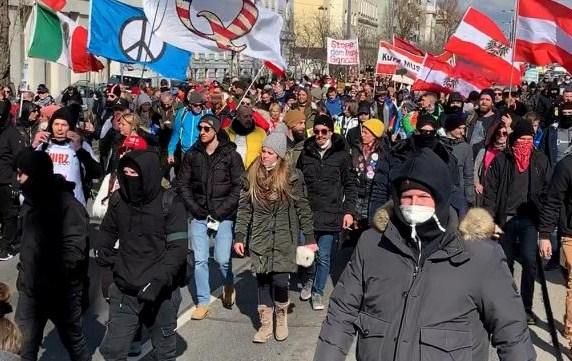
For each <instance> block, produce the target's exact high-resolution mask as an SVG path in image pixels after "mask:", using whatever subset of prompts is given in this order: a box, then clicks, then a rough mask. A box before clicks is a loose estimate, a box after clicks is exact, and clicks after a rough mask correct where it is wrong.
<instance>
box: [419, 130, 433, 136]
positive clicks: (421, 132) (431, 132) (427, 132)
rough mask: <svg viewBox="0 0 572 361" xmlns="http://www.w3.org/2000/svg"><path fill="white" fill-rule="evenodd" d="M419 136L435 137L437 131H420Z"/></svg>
mask: <svg viewBox="0 0 572 361" xmlns="http://www.w3.org/2000/svg"><path fill="white" fill-rule="evenodd" d="M419 134H421V135H435V134H437V131H436V130H425V129H420V130H419Z"/></svg>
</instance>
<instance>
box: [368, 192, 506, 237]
mask: <svg viewBox="0 0 572 361" xmlns="http://www.w3.org/2000/svg"><path fill="white" fill-rule="evenodd" d="M392 214H393V201H389V202H387V203H386V204H385V205H384V206H383V207H381V208H379V209H378V210H377V211H376V212H375V216H374V218H373V222H372V223H373V226H374V227H375V229H377V230H378V231H379V232H381V233H383V232H384V231H385V229H386V227H387V224H388V223H389V220H390V218H391V215H392ZM458 230H459V234H460V236H461V239H463V240H465V241H470V240H479V239H490V238H491V237H492V235H493V234H494V231H495V223H494V221H493V217H492V216H491V215H490V213H489V212H487V211H486V210H485V209H483V208H471V209H470V210H469V212H468V213H467V215H466V216H465V217H464V218H463V219H462V220H461V222H459V228H458Z"/></svg>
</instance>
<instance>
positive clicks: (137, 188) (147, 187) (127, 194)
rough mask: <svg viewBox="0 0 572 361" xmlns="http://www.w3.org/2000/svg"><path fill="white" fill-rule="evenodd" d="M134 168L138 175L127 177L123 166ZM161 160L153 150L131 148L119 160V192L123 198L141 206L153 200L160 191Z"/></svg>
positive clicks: (129, 202) (131, 203) (127, 201)
mask: <svg viewBox="0 0 572 361" xmlns="http://www.w3.org/2000/svg"><path fill="white" fill-rule="evenodd" d="M125 167H129V168H132V169H134V170H135V171H136V172H137V174H139V176H138V177H128V176H126V175H125V174H124V173H123V168H125ZM159 169H161V162H160V160H159V157H158V156H157V154H155V153H154V152H150V151H142V150H133V151H131V152H129V153H126V154H125V155H124V156H123V158H121V160H120V161H119V166H118V180H119V194H120V195H121V198H123V200H124V201H125V202H126V203H128V204H130V205H134V206H142V205H145V204H147V203H150V202H151V201H153V200H154V199H155V198H156V197H157V196H159V194H160V193H161V178H162V175H161V172H159V171H158V170H159Z"/></svg>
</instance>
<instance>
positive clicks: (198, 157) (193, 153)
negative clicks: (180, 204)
mask: <svg viewBox="0 0 572 361" xmlns="http://www.w3.org/2000/svg"><path fill="white" fill-rule="evenodd" d="M217 138H218V141H219V145H218V147H217V148H216V149H215V151H214V153H213V154H211V155H209V154H207V152H206V149H205V146H204V145H203V143H201V141H200V140H198V141H197V142H196V143H195V144H194V145H193V147H192V148H191V150H190V151H189V152H188V153H187V154H185V157H184V158H183V163H182V165H181V170H180V172H179V176H178V179H177V189H178V192H179V194H180V195H181V196H182V198H183V200H184V202H185V205H186V206H187V211H188V212H189V213H190V214H191V216H192V217H193V218H196V219H205V218H207V216H208V215H210V216H211V217H213V218H214V219H216V220H218V221H225V220H233V219H234V217H235V215H236V209H237V207H238V199H239V197H240V187H241V177H242V175H243V173H244V166H243V164H242V159H241V158H240V155H239V154H238V153H237V152H236V145H235V144H234V143H231V142H230V140H229V138H228V135H227V134H226V132H225V131H224V130H220V131H219V132H218V133H217Z"/></svg>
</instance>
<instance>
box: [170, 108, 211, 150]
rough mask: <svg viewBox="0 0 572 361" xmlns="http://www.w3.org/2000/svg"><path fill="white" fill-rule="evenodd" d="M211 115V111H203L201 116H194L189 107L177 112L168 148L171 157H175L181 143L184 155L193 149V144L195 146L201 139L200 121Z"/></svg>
mask: <svg viewBox="0 0 572 361" xmlns="http://www.w3.org/2000/svg"><path fill="white" fill-rule="evenodd" d="M210 113H211V111H210V110H203V111H202V112H200V113H199V114H194V113H193V112H192V111H190V110H189V109H188V108H187V107H184V108H181V109H179V110H178V111H177V115H176V116H175V124H174V126H173V133H172V134H171V140H170V141H169V146H168V147H167V153H168V155H169V156H172V155H175V150H176V149H177V144H179V143H181V149H182V151H183V154H184V153H186V152H187V151H188V150H189V149H191V147H192V146H193V144H195V142H196V141H197V139H199V130H198V128H197V127H198V125H199V121H200V120H201V118H202V116H203V115H205V114H210Z"/></svg>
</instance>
